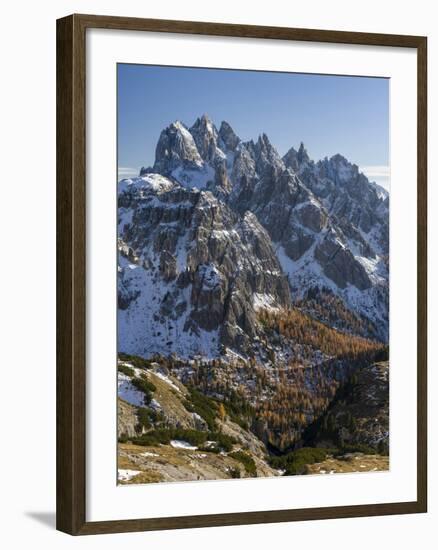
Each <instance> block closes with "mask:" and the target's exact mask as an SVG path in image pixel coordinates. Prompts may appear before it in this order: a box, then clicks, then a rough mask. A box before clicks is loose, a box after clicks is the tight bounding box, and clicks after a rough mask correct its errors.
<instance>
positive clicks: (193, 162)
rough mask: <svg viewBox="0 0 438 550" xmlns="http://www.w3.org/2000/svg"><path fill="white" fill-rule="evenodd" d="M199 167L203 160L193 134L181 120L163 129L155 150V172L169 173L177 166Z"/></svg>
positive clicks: (186, 167)
mask: <svg viewBox="0 0 438 550" xmlns="http://www.w3.org/2000/svg"><path fill="white" fill-rule="evenodd" d="M181 165H182V166H184V168H185V169H195V170H196V169H199V168H201V167H202V165H203V160H202V158H201V155H200V154H199V151H198V149H197V147H196V144H195V141H194V139H193V136H192V134H191V133H190V132H189V131H188V130H187V128H186V127H185V126H184V125H183V124H182V123H181V122H179V121H177V122H174V123H173V124H171V125H170V126H169V127H168V128H166V129H165V130H163V131H162V132H161V135H160V139H159V140H158V143H157V148H156V152H155V164H154V167H153V171H154V172H155V173H159V174H163V175H169V174H170V173H171V172H172V171H173V170H174V169H175V168H177V167H180V166H181Z"/></svg>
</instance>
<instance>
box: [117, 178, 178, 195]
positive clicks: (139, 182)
mask: <svg viewBox="0 0 438 550" xmlns="http://www.w3.org/2000/svg"><path fill="white" fill-rule="evenodd" d="M173 187H175V184H174V183H173V182H172V181H170V180H169V179H168V178H166V177H165V176H162V175H161V174H145V175H144V176H138V177H136V178H128V179H124V180H121V181H119V185H118V192H119V195H120V194H122V193H125V192H127V191H131V192H132V191H139V190H145V191H153V192H155V193H164V192H166V191H170V190H171V189H173Z"/></svg>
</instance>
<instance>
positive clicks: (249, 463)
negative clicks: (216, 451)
mask: <svg viewBox="0 0 438 550" xmlns="http://www.w3.org/2000/svg"><path fill="white" fill-rule="evenodd" d="M228 456H229V457H231V458H234V460H237V461H238V462H240V463H241V464H243V466H244V468H245V471H246V473H247V474H249V475H250V476H251V477H257V467H256V464H255V462H254V459H253V458H252V457H251V456H249V454H247V453H244V452H243V451H235V452H234V453H230V454H229V455H228Z"/></svg>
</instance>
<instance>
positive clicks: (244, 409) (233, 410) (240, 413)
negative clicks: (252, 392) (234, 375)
mask: <svg viewBox="0 0 438 550" xmlns="http://www.w3.org/2000/svg"><path fill="white" fill-rule="evenodd" d="M223 405H224V407H225V410H226V412H227V414H228V416H229V417H230V419H231V420H232V421H233V422H235V423H236V424H238V425H239V426H240V427H241V428H243V429H244V430H248V429H249V424H250V421H251V419H252V418H254V416H255V411H254V408H253V407H252V406H251V405H250V404H249V403H248V400H247V399H245V398H244V397H243V396H242V395H240V394H238V393H237V392H236V391H230V392H229V394H228V395H227V398H226V400H225V401H224V402H223Z"/></svg>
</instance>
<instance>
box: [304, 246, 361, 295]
mask: <svg viewBox="0 0 438 550" xmlns="http://www.w3.org/2000/svg"><path fill="white" fill-rule="evenodd" d="M315 258H316V259H317V260H318V261H319V263H320V264H321V266H322V268H323V270H324V273H325V274H326V275H327V277H329V278H330V279H331V280H332V281H334V282H335V283H336V284H337V286H338V287H340V288H345V287H346V286H347V284H352V285H354V286H355V287H356V288H358V289H359V290H365V289H367V288H370V286H371V281H370V280H369V278H368V276H367V273H366V271H365V269H364V268H363V267H362V265H361V264H359V263H358V262H356V261H355V259H354V257H353V255H352V254H351V252H350V251H349V250H347V249H346V248H345V247H344V246H343V245H342V243H341V242H339V241H337V240H336V237H335V238H334V239H333V238H325V239H324V240H323V241H322V242H321V243H320V244H319V245H318V246H317V247H316V248H315Z"/></svg>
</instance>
